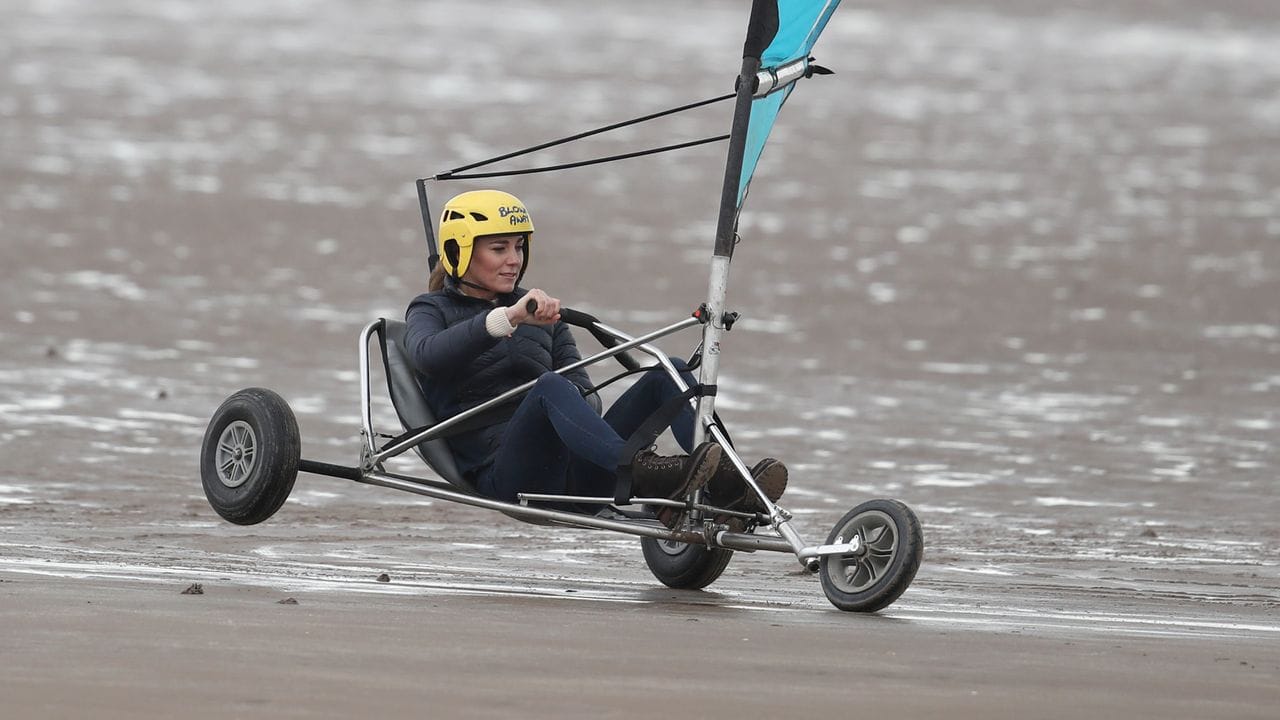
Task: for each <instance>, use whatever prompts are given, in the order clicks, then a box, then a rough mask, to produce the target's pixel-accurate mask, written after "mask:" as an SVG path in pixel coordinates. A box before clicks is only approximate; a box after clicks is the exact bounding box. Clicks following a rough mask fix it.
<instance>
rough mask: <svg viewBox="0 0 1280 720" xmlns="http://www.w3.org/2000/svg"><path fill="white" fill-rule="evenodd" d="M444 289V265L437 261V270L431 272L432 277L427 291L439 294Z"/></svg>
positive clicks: (428, 279)
mask: <svg viewBox="0 0 1280 720" xmlns="http://www.w3.org/2000/svg"><path fill="white" fill-rule="evenodd" d="M443 289H444V263H442V262H439V261H437V262H436V269H435V270H432V271H431V277H429V278H427V291H428V292H437V291H439V290H443Z"/></svg>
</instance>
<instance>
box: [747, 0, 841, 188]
mask: <svg viewBox="0 0 1280 720" xmlns="http://www.w3.org/2000/svg"><path fill="white" fill-rule="evenodd" d="M776 3H777V19H778V26H777V31H776V32H775V34H774V36H773V39H772V40H771V41H770V42H769V44H768V45H767V46H766V47H765V48H764V51H763V52H761V54H760V69H761V70H772V69H775V68H778V67H781V66H783V65H786V64H787V63H790V62H793V61H795V60H801V59H806V58H808V57H809V51H810V50H812V49H813V45H814V43H816V42H817V41H818V36H819V35H820V34H822V30H823V29H824V28H825V27H826V26H827V21H828V20H829V19H830V18H831V14H832V13H834V12H835V11H836V6H837V5H839V4H840V0H776ZM795 87H796V84H795V83H791V84H790V85H787V86H786V87H785V88H782V89H779V90H778V91H776V92H774V93H772V94H770V95H766V96H764V97H760V98H756V99H755V100H753V101H752V102H751V119H750V122H749V124H748V125H747V144H746V150H745V152H744V155H743V159H742V174H741V175H740V176H739V179H738V209H739V210H741V209H742V203H743V201H744V200H746V197H747V188H748V186H749V185H750V184H751V177H752V175H754V174H755V171H756V163H758V162H759V161H760V153H762V152H764V144H765V142H766V141H768V139H769V132H770V131H771V130H773V123H774V121H775V120H776V119H777V117H778V111H779V110H781V109H782V104H783V103H785V102H786V101H787V98H788V97H789V96H790V95H791V92H792V91H793V90H795Z"/></svg>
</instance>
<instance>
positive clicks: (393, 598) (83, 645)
mask: <svg viewBox="0 0 1280 720" xmlns="http://www.w3.org/2000/svg"><path fill="white" fill-rule="evenodd" d="M348 582H350V581H348ZM365 582H367V583H369V584H370V585H372V584H373V582H372V581H371V580H366V581H365ZM15 584H16V585H18V587H17V588H16V591H17V592H16V593H15V592H14V591H15V588H13V587H11V586H12V585H15ZM24 584H38V585H39V590H38V592H36V593H31V592H24V590H23V585H24ZM582 590H583V591H584V592H590V591H591V589H590V588H586V587H584V588H582ZM0 591H3V592H5V594H6V596H7V597H6V602H4V603H3V604H2V605H0V608H2V609H0V617H3V620H4V621H5V626H6V644H7V645H8V646H9V647H10V648H11V649H12V650H13V651H15V652H9V653H6V654H8V655H10V656H12V655H15V654H16V655H19V656H21V657H22V662H21V663H19V664H17V665H16V666H15V667H11V668H7V669H6V673H5V674H4V677H3V678H0V689H2V690H3V691H4V693H5V698H6V705H7V706H8V707H9V708H10V709H11V710H10V712H12V711H13V710H16V711H17V713H16V714H11V715H9V717H75V716H79V715H81V714H82V713H84V712H86V711H90V710H91V711H92V712H93V714H94V716H95V717H103V718H117V717H118V718H127V717H173V716H177V715H181V716H183V717H193V718H204V717H228V716H230V717H352V716H360V717H421V716H423V715H429V716H431V717H512V716H521V717H528V716H534V717H651V716H654V715H658V714H663V713H671V712H676V713H679V714H682V715H683V714H688V715H693V716H711V717H747V718H755V717H778V716H783V717H817V716H819V715H820V714H822V715H825V714H849V713H856V714H859V715H862V714H886V713H888V714H893V715H900V716H903V717H935V716H939V715H943V714H945V715H946V716H947V717H955V718H985V717H993V716H994V717H1043V718H1078V717H1131V718H1170V717H1175V718H1177V717H1188V718H1189V717H1213V718H1268V717H1273V712H1274V708H1275V703H1276V701H1277V699H1278V698H1277V690H1276V689H1275V683H1274V679H1275V677H1276V671H1277V663H1280V653H1277V651H1276V649H1275V648H1276V645H1277V643H1276V642H1275V638H1274V637H1266V638H1245V637H1240V636H1236V637H1222V636H1215V634H1214V633H1209V634H1206V635H1204V636H1199V637H1196V636H1188V635H1182V634H1178V633H1173V634H1170V635H1165V634H1163V633H1151V634H1146V633H1142V634H1128V633H1124V632H1114V631H1111V632H1099V631H1097V629H1096V628H1084V627H1080V628H1076V629H1062V630H1055V629H1048V630H1046V627H1045V626H1044V625H1042V624H1040V623H1037V622H1036V621H1035V620H1034V619H1030V618H1029V619H1028V620H1027V622H1026V623H1025V624H1021V625H1018V624H1015V625H1013V626H1010V627H1008V628H1005V629H992V628H986V629H983V628H973V627H966V626H965V625H964V624H959V625H957V624H952V623H948V622H942V621H940V620H939V619H937V618H934V619H928V620H923V621H916V620H912V619H904V618H901V617H897V616H895V614H894V613H888V614H887V615H885V616H859V617H851V616H848V615H844V614H840V613H838V612H836V611H834V610H833V611H829V612H828V611H824V610H820V609H810V610H807V611H804V612H785V611H775V610H770V609H768V608H765V607H755V608H743V607H737V606H734V605H733V604H731V603H726V602H725V601H724V599H723V598H721V597H719V596H718V595H716V594H714V593H673V592H670V591H657V590H646V591H640V592H639V593H637V596H636V597H633V598H631V599H629V600H621V601H619V600H609V601H600V600H597V599H586V600H574V599H566V597H563V596H562V597H534V596H529V595H524V594H519V593H516V594H505V593H501V592H498V593H493V594H484V595H469V594H467V593H455V592H452V591H451V592H449V593H447V594H435V593H432V592H429V591H423V590H422V589H421V588H415V589H412V590H410V591H408V592H402V593H392V592H375V591H373V589H372V588H370V592H368V593H358V594H357V593H352V592H349V591H346V590H343V591H339V592H326V591H323V590H320V591H305V592H296V591H289V592H286V591H283V590H281V589H269V588H263V587H252V586H244V585H238V584H234V583H226V582H213V581H211V582H209V583H206V584H205V594H203V595H194V596H193V595H181V594H179V592H178V585H177V584H163V585H156V584H139V583H137V582H131V581H113V582H103V581H100V580H70V579H48V580H44V579H41V580H36V579H33V578H31V577H29V576H28V577H21V578H17V579H14V578H13V577H12V576H7V577H6V578H5V582H4V583H3V584H2V585H0ZM15 595H16V596H17V597H18V598H19V600H18V602H11V599H12V598H13V597H14V596H15ZM33 597H38V598H39V602H40V604H41V605H42V606H43V608H42V609H40V611H39V613H38V616H39V618H40V620H39V622H36V623H32V622H31V621H30V618H31V617H32V615H37V613H35V612H33V611H35V610H36V609H37V608H35V607H32V606H31V599H32V598H33ZM284 597H292V598H295V599H297V601H298V604H297V605H282V604H280V603H279V600H281V599H283V598H284ZM22 598H26V600H23V599H22ZM1169 609H1170V608H1169V607H1168V606H1167V605H1166V604H1164V603H1159V604H1156V605H1152V606H1150V607H1149V608H1148V610H1150V611H1152V612H1154V613H1158V614H1164V613H1166V612H1168V611H1169ZM931 614H932V613H931ZM531 620H534V621H532V622H531ZM1103 622H1105V621H1103Z"/></svg>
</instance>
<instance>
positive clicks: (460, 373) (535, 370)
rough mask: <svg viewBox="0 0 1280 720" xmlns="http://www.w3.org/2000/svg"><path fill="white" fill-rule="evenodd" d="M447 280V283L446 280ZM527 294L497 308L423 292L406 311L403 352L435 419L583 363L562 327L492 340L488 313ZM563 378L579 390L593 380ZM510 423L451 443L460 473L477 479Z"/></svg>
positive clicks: (451, 292) (533, 328)
mask: <svg viewBox="0 0 1280 720" xmlns="http://www.w3.org/2000/svg"><path fill="white" fill-rule="evenodd" d="M446 282H448V281H446ZM524 293H525V291H524V290H522V289H520V288H516V290H515V292H514V293H512V294H511V295H501V296H499V297H498V299H497V302H496V303H490V302H488V301H485V300H481V299H479V298H473V297H470V296H467V295H463V294H462V293H460V292H458V291H457V290H456V289H455V288H454V287H453V286H452V285H451V284H450V286H448V287H446V288H445V289H444V290H439V291H436V292H432V293H426V294H424V295H419V296H418V297H416V298H414V299H413V302H411V303H409V309H408V310H406V311H405V323H406V325H407V328H406V330H405V337H404V340H405V350H406V351H407V352H408V353H409V358H410V361H411V362H412V363H413V366H414V368H416V369H417V371H418V373H419V378H418V379H419V382H420V383H421V385H422V389H423V392H424V393H425V395H426V397H427V404H428V405H430V406H431V410H432V412H434V413H435V416H436V419H437V420H443V419H445V418H448V417H450V416H452V415H455V414H457V413H458V412H461V411H463V410H466V409H468V408H472V407H475V406H476V405H479V404H480V403H482V402H484V401H485V400H488V399H490V398H493V397H497V396H498V395H500V394H502V393H504V392H506V391H507V390H510V389H511V388H513V387H516V386H517V385H521V384H523V383H526V382H528V381H530V380H534V379H537V378H538V376H540V375H542V374H543V373H546V372H549V371H551V370H555V369H556V368H561V367H564V366H565V365H568V364H570V363H573V362H577V361H578V360H579V359H581V355H580V354H579V353H578V346H577V345H576V344H575V343H574V341H573V336H572V335H571V334H570V333H569V327H568V326H567V325H565V324H564V323H563V322H558V323H556V324H555V325H554V326H545V325H530V324H525V325H520V326H519V327H517V328H516V331H515V334H514V335H512V336H511V337H506V338H494V337H492V336H490V335H489V333H488V331H486V330H485V327H484V322H485V315H487V314H488V313H489V311H490V310H492V309H493V308H495V307H497V306H499V305H501V306H509V305H511V304H513V303H514V302H515V300H516V298H519V297H521V296H523V295H524ZM565 377H566V378H568V379H569V380H571V381H573V382H574V383H576V384H578V385H579V386H581V387H589V386H590V384H591V379H590V378H589V377H588V375H587V372H586V370H585V369H583V368H579V369H577V370H574V371H571V372H568V373H566V374H565ZM505 429H506V421H502V422H499V423H498V424H495V425H490V426H488V427H482V428H478V429H475V430H470V431H467V432H463V433H460V434H458V435H454V436H452V437H450V438H448V440H447V441H448V443H449V447H450V449H452V450H453V453H454V456H455V459H456V460H457V462H458V469H459V470H461V471H462V472H463V473H466V474H468V475H471V476H474V475H475V473H476V472H477V471H479V470H480V469H482V468H483V467H484V466H485V465H488V464H489V463H491V462H493V457H494V454H495V453H496V452H497V449H498V443H499V442H500V441H501V439H502V433H503V431H504V430H505Z"/></svg>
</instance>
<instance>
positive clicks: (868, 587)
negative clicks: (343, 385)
mask: <svg viewBox="0 0 1280 720" xmlns="http://www.w3.org/2000/svg"><path fill="white" fill-rule="evenodd" d="M561 315H562V319H563V320H564V321H565V322H568V323H569V324H571V325H574V326H577V327H581V328H583V329H585V330H587V331H588V332H590V333H591V334H592V336H593V337H595V338H596V339H597V340H598V341H599V342H600V343H601V345H602V346H603V348H604V349H603V350H601V351H600V352H598V353H596V354H594V355H591V356H590V357H587V358H584V359H583V360H581V361H579V362H577V363H574V364H573V365H570V366H567V367H565V368H562V369H560V370H559V371H558V372H564V371H567V370H570V369H573V368H577V367H583V366H589V365H593V364H596V363H599V362H601V361H603V360H607V359H609V358H615V359H616V360H617V361H618V362H619V363H621V364H622V365H623V367H624V368H626V369H627V371H628V372H635V371H637V370H643V368H642V366H641V365H640V363H638V362H637V361H636V359H635V357H634V356H633V355H632V353H633V352H638V353H643V354H645V355H648V356H650V357H651V358H652V359H653V360H654V363H653V365H652V366H650V367H649V368H648V369H647V370H645V371H648V372H665V373H666V374H667V375H668V376H669V377H670V378H671V379H672V380H673V381H674V382H675V383H676V386H677V387H678V388H680V389H681V390H685V391H689V392H687V393H686V395H694V394H695V393H694V391H695V390H696V388H690V387H689V386H688V384H687V383H685V381H684V379H683V378H682V377H681V376H680V373H679V372H678V371H677V370H676V368H675V366H674V365H673V364H672V362H671V360H670V359H669V358H668V357H667V355H666V354H664V353H663V352H662V351H661V350H659V349H658V348H657V347H655V346H654V345H653V344H652V343H653V342H654V341H656V340H657V339H659V338H662V337H665V336H668V335H672V334H674V333H677V332H679V331H681V330H685V329H688V328H691V327H697V326H706V325H709V324H710V323H709V322H708V314H707V312H706V307H705V306H704V307H702V308H700V309H699V311H698V312H695V313H694V316H693V317H690V318H686V319H684V320H682V321H680V322H677V323H674V324H671V325H668V326H666V327H663V328H659V329H657V330H654V331H652V332H649V333H645V334H643V335H640V336H636V337H633V336H630V335H627V334H626V333H624V332H622V331H620V330H618V329H616V328H613V327H611V326H609V325H606V324H605V323H603V322H601V321H599V320H598V319H596V318H594V317H592V316H590V315H587V314H586V313H581V312H577V311H574V310H570V309H565V310H563V311H562V313H561ZM403 333H404V323H402V322H399V321H395V320H385V319H379V320H376V321H374V322H372V323H370V324H369V325H368V326H366V327H365V328H364V330H363V331H362V332H361V334H360V348H359V349H360V400H361V409H362V412H361V419H362V427H361V453H360V463H359V465H356V466H345V465H335V464H330V463H325V462H318V461H314V460H306V459H302V458H301V441H300V438H299V433H298V427H297V421H296V419H295V417H294V415H293V412H292V410H291V409H290V408H289V406H288V404H287V403H286V402H285V400H284V399H283V398H281V397H280V396H279V395H278V394H276V393H274V392H272V391H270V390H266V389H263V388H248V389H245V390H242V391H240V392H238V393H236V394H234V395H232V396H231V397H229V398H228V399H227V400H226V401H225V402H224V403H223V404H222V406H221V407H219V408H218V410H217V412H215V413H214V416H213V418H212V420H211V421H210V423H209V426H208V429H207V431H206V433H205V438H204V445H203V448H202V454H201V465H200V467H201V479H202V483H203V486H204V490H205V494H206V497H207V498H208V499H209V502H210V504H211V505H212V506H213V508H214V509H215V510H216V511H217V512H218V513H219V514H220V515H221V516H222V517H224V518H225V519H227V520H229V521H231V522H233V523H237V524H245V525H248V524H253V523H258V522H261V521H263V520H266V519H267V518H269V517H271V516H272V515H273V514H274V513H275V512H276V511H277V510H278V509H279V508H280V507H281V505H283V504H284V501H285V500H286V499H287V498H288V496H289V493H290V491H291V490H292V488H293V485H294V481H295V479H296V477H297V473H298V471H303V472H309V473H315V474H320V475H326V476H329V477H334V478H343V479H348V480H354V481H356V482H360V483H365V484H369V485H379V486H382V487H387V488H392V489H395V490H402V491H406V492H411V493H415V494H418V495H424V496H427V497H431V498H435V499H438V500H444V501H449V502H456V503H460V504H464V505H471V506H474V507H480V508H486V509H490V510H497V511H500V512H502V513H505V514H506V515H509V516H511V517H513V518H516V519H519V520H524V521H528V522H533V523H542V524H548V525H564V526H571V527H579V528H593V529H598V530H608V531H613V532H620V533H626V534H629V535H635V536H638V537H640V538H641V540H640V543H641V548H642V551H643V554H644V558H645V562H646V564H647V565H648V567H649V569H650V571H651V572H652V573H653V574H654V576H655V577H656V578H657V579H658V580H660V581H662V582H663V583H664V584H666V585H668V586H670V587H674V588H685V589H697V588H702V587H705V586H707V585H709V584H711V583H712V582H713V581H715V580H716V578H718V577H719V576H720V574H721V573H722V572H723V571H724V570H725V567H726V566H727V565H728V562H729V560H730V558H731V556H732V554H733V552H734V551H747V552H752V551H769V552H779V553H790V554H793V555H794V556H795V557H796V559H797V560H798V561H799V562H800V564H801V565H802V566H804V567H805V568H807V569H808V570H810V571H811V572H818V573H820V574H821V583H822V588H823V592H824V593H825V594H826V596H827V598H828V599H829V600H830V601H831V603H832V604H833V605H835V606H836V607H838V608H840V609H842V610H852V611H862V612H872V611H875V610H879V609H881V608H883V607H885V606H887V605H889V604H890V603H892V602H893V601H894V600H896V599H897V598H898V597H899V596H900V595H901V594H902V592H903V591H905V590H906V588H907V586H909V585H910V584H911V581H912V579H913V578H914V577H915V573H916V569H917V568H918V567H919V565H920V560H921V556H922V553H923V547H924V544H923V538H922V535H921V530H920V524H919V521H918V520H917V519H916V517H915V515H914V514H913V513H912V512H911V510H910V508H908V507H907V506H906V505H904V504H902V503H901V502H898V501H896V500H883V499H880V500H871V501H868V502H865V503H862V504H861V505H858V506H857V507H855V508H853V509H852V510H850V511H849V512H848V513H846V514H845V516H844V517H843V518H841V519H840V521H839V522H838V523H836V525H835V527H834V528H832V530H831V533H830V534H829V535H828V537H827V541H826V543H824V544H821V545H814V544H810V543H807V542H806V541H805V540H803V539H802V538H801V536H800V534H799V533H798V532H797V531H796V530H795V529H794V528H793V527H792V524H791V523H792V516H791V514H790V513H788V512H787V511H786V510H785V509H784V508H783V507H781V506H780V505H778V504H776V503H773V502H771V501H770V500H769V498H768V497H767V496H766V495H765V494H764V493H763V492H761V490H760V488H759V487H758V486H757V485H756V484H755V481H754V480H753V479H752V477H751V473H750V471H749V470H748V468H747V466H746V464H745V463H743V461H742V458H741V457H740V456H739V455H738V453H737V452H736V451H735V450H734V448H733V445H732V443H731V442H730V439H729V436H728V433H727V432H726V431H725V428H724V427H723V425H722V424H721V423H720V421H719V419H718V418H716V417H710V418H708V421H707V422H705V423H704V424H703V425H702V426H701V429H702V430H703V432H704V433H705V434H706V435H707V436H709V437H710V438H712V439H714V440H716V441H717V442H718V443H720V445H721V446H722V447H723V451H724V455H725V457H727V458H729V459H730V460H731V462H732V464H733V466H734V468H735V469H736V470H737V473H738V475H739V476H740V478H741V479H742V481H743V482H744V483H746V484H747V485H748V486H749V487H750V488H751V490H752V492H753V493H754V494H755V495H756V496H757V497H758V498H759V500H760V503H761V505H762V506H763V507H764V508H766V510H765V511H764V512H761V513H743V512H738V511H734V510H730V509H726V508H722V507H716V506H713V505H709V504H706V503H705V502H703V498H702V497H701V493H695V494H694V496H692V497H688V498H686V499H685V500H684V501H683V502H682V501H677V500H671V499H667V498H646V497H616V496H615V497H584V496H570V495H558V494H531V493H525V494H521V495H520V496H519V499H520V502H519V503H508V502H503V501H500V500H495V499H492V498H488V497H484V496H482V495H480V494H478V493H477V492H476V491H475V489H474V487H472V486H471V484H470V483H469V482H468V481H467V479H466V478H465V477H464V476H463V475H462V474H461V473H459V472H458V471H457V468H456V466H455V465H454V462H453V458H452V455H451V453H450V452H449V449H448V446H447V445H446V444H445V442H444V438H445V437H446V436H447V435H448V434H450V431H456V430H457V429H458V428H460V427H465V424H466V423H468V422H469V421H475V420H477V419H479V420H480V421H483V420H484V418H485V416H486V413H489V412H492V411H494V410H495V409H500V408H502V407H503V406H507V405H509V404H511V403H514V402H515V401H517V400H518V399H519V398H520V397H521V396H522V395H523V394H524V393H525V392H527V391H528V390H529V389H530V388H531V387H532V386H533V382H529V383H526V384H524V385H522V386H520V387H517V388H514V389H512V390H511V391H509V392H507V393H504V394H502V395H500V396H498V397H495V398H493V399H492V400H489V401H488V402H485V403H483V404H481V405H479V406H476V407H475V408H472V409H470V410H468V411H465V412H462V413H459V414H457V415H455V416H453V417H450V418H446V419H444V420H440V421H435V420H434V418H432V417H431V414H430V410H429V409H428V407H427V405H426V402H425V399H424V397H423V394H422V391H421V387H420V386H419V385H418V380H417V379H416V378H415V376H414V373H413V370H412V368H411V366H410V364H409V362H408V359H407V357H406V356H405V354H404V351H403V349H402V347H401V342H402V338H403ZM375 340H376V341H377V344H378V346H379V350H380V353H381V356H382V360H383V369H384V371H385V376H386V381H387V392H388V394H389V396H390V399H391V402H392V405H393V407H394V408H395V410H396V413H397V415H398V416H399V417H400V421H401V424H402V425H403V426H404V427H405V432H404V433H402V434H400V435H397V436H394V437H393V436H390V435H387V434H384V433H380V432H378V431H377V429H376V428H375V427H374V423H373V407H372V388H371V380H372V376H373V373H372V372H371V365H370V363H371V362H372V361H373V358H372V355H371V353H370V351H369V348H370V345H371V344H373V343H374V342H375ZM624 374H626V373H624ZM683 402H688V403H689V404H691V405H692V406H693V407H694V408H697V406H698V399H697V398H696V397H687V398H685V399H684V400H683ZM410 450H414V451H416V452H417V453H418V454H419V455H420V456H421V457H422V459H423V460H424V461H426V463H427V464H428V465H429V466H430V467H431V468H432V469H434V470H435V471H436V473H437V474H438V475H439V476H440V477H430V476H414V475H405V474H400V473H394V472H389V471H387V470H386V468H385V465H384V463H385V462H386V461H387V460H388V459H390V458H392V457H396V456H398V455H401V454H403V453H405V452H408V451H410ZM565 503H576V504H584V505H592V506H606V507H608V508H610V509H611V510H612V511H606V512H602V513H597V514H589V513H586V512H572V511H568V510H563V509H556V508H555V507H551V505H553V504H565ZM663 506H665V507H674V508H679V509H680V510H681V511H682V512H683V515H682V523H681V524H680V525H679V526H678V527H676V528H668V527H666V526H665V525H663V524H662V523H660V522H658V521H657V520H656V519H655V518H654V516H653V514H652V512H651V510H652V508H657V507H663ZM716 516H722V517H723V516H736V517H738V518H742V519H743V520H745V521H746V528H745V531H743V532H732V531H730V530H729V529H728V527H727V526H725V525H722V524H717V523H716V522H715V521H714V520H713V518H715V517H716ZM766 529H767V530H768V531H766Z"/></svg>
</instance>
